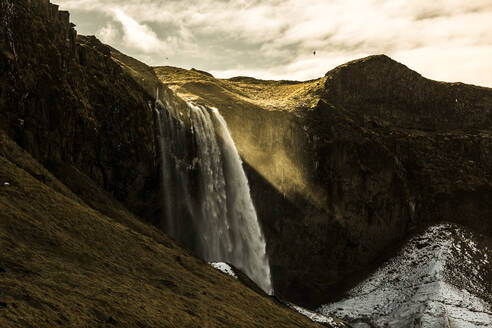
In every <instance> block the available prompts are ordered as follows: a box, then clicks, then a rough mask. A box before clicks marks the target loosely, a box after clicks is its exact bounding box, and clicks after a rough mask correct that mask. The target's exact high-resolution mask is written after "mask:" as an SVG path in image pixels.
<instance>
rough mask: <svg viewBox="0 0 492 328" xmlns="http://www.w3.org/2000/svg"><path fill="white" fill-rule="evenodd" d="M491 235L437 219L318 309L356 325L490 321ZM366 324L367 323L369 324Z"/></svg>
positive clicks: (464, 324) (462, 324)
mask: <svg viewBox="0 0 492 328" xmlns="http://www.w3.org/2000/svg"><path fill="white" fill-rule="evenodd" d="M491 246H492V238H490V236H488V237H487V236H484V235H480V234H477V233H473V232H471V231H468V230H467V229H466V228H463V227H460V226H456V225H450V224H440V225H435V226H431V227H428V228H427V229H426V230H425V231H423V232H421V233H419V234H417V235H416V236H415V237H414V238H412V239H410V240H409V241H408V242H407V243H406V244H405V246H404V247H403V249H402V250H401V251H400V252H399V253H398V254H397V256H396V257H395V258H393V259H391V260H390V261H389V262H387V263H385V264H384V265H383V266H382V267H381V268H379V269H378V270H377V271H376V272H374V273H373V274H372V275H371V276H370V277H369V278H367V279H366V280H364V281H363V282H362V283H361V284H359V285H358V286H356V287H355V288H354V289H352V290H351V291H349V292H348V295H347V296H346V298H344V299H343V300H341V301H339V302H336V303H332V304H329V305H324V306H323V307H321V309H320V311H321V312H323V313H324V314H330V315H337V316H339V317H343V318H346V319H348V320H349V321H350V322H352V324H353V326H354V327H369V326H370V327H387V326H389V327H395V328H398V327H412V326H417V327H422V328H427V327H436V328H437V327H460V328H466V327H470V328H475V327H477V328H478V327H484V328H485V327H490V325H492V299H491V294H490V291H491V290H492V268H491V263H490V257H491V256H492V249H491V248H490V247H491ZM369 324H370V325H369Z"/></svg>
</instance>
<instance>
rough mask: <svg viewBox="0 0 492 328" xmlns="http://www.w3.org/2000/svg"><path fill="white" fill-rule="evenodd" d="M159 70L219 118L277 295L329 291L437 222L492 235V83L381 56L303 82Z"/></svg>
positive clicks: (331, 294) (307, 296) (321, 295)
mask: <svg viewBox="0 0 492 328" xmlns="http://www.w3.org/2000/svg"><path fill="white" fill-rule="evenodd" d="M155 71H156V73H157V75H158V76H159V77H160V78H161V80H162V81H163V83H165V84H166V85H168V86H169V87H170V88H171V89H173V90H175V91H176V92H177V93H178V94H179V95H181V96H182V97H183V98H188V99H193V100H194V101H196V102H201V103H204V104H207V105H210V106H215V107H217V108H218V109H219V110H220V111H221V113H222V115H223V116H224V117H225V118H226V120H227V123H228V125H229V128H230V129H231V133H232V135H233V138H234V140H235V141H236V143H237V146H238V149H239V151H240V153H241V156H242V158H243V160H244V162H245V166H246V167H247V168H248V175H249V176H248V178H249V181H250V184H251V190H252V193H253V198H254V201H255V206H256V208H257V211H258V214H259V217H260V220H261V221H262V224H263V228H264V230H265V233H266V238H267V243H268V250H269V252H270V258H271V259H272V260H271V262H272V272H273V273H272V274H273V280H274V286H275V290H276V292H277V295H279V296H280V297H284V298H286V299H289V300H292V301H295V302H297V303H300V304H305V305H316V304H320V302H322V301H327V300H330V299H333V300H334V299H337V298H338V297H339V295H342V294H343V293H344V291H346V290H347V288H349V287H351V286H352V284H354V283H356V282H357V281H359V280H360V279H361V278H362V277H364V276H365V274H366V273H368V272H370V271H371V270H372V269H374V268H375V267H377V265H378V264H379V263H381V262H382V261H383V260H384V259H385V258H387V257H388V256H389V255H391V254H392V252H393V251H394V250H395V249H397V248H398V247H399V245H400V244H401V243H402V242H403V240H405V238H406V237H407V236H409V235H411V234H412V233H413V231H415V230H416V229H417V228H420V227H422V226H425V225H427V224H430V223H432V222H441V221H450V222H455V223H459V224H463V225H465V226H467V227H468V228H470V229H476V230H480V231H482V232H483V231H485V232H486V234H487V235H489V236H490V235H491V233H492V224H491V221H490V220H489V219H487V218H490V217H491V214H492V213H491V209H490V207H489V206H488V204H490V201H491V196H492V193H491V192H492V184H491V182H492V180H491V173H492V170H491V167H492V166H491V163H492V158H491V157H490V153H491V148H490V147H491V143H490V141H491V132H490V129H491V127H492V125H491V123H492V122H491V115H490V113H491V110H492V98H491V97H492V90H491V89H489V88H483V87H477V86H471V85H465V84H460V83H444V82H437V81H432V80H428V79H426V78H424V77H422V76H421V75H420V74H418V73H416V72H414V71H412V70H410V69H408V68H407V67H406V66H404V65H402V64H400V63H398V62H396V61H394V60H392V59H391V58H389V57H387V56H384V55H378V56H371V57H367V58H363V59H360V60H357V61H353V62H349V63H347V64H345V65H342V66H339V67H337V68H335V69H334V70H332V71H330V72H328V73H327V74H326V76H324V77H323V78H320V79H317V80H312V81H306V82H295V81H262V80H256V79H252V78H245V77H238V78H232V79H215V78H212V77H210V76H204V75H198V74H196V72H193V71H187V70H183V69H178V68H172V67H156V68H155ZM285 245H289V247H288V248H286V247H285Z"/></svg>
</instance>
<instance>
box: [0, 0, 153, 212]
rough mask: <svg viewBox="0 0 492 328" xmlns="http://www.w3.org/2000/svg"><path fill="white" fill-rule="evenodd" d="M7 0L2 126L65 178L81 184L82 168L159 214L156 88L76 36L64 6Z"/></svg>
mask: <svg viewBox="0 0 492 328" xmlns="http://www.w3.org/2000/svg"><path fill="white" fill-rule="evenodd" d="M1 3H2V13H1V16H2V20H1V23H2V26H1V30H0V32H1V33H0V38H1V39H0V47H1V52H0V63H1V72H0V81H1V82H0V94H1V101H0V116H1V120H0V127H1V128H2V129H4V130H5V131H7V132H8V134H9V135H10V136H11V137H12V138H13V139H14V140H15V141H16V142H18V143H19V144H20V145H21V146H22V147H23V148H25V149H26V150H28V151H29V152H30V153H31V154H33V156H34V157H35V158H36V159H38V160H39V161H40V162H41V163H43V164H44V165H46V166H47V167H49V168H50V169H51V170H52V171H53V172H55V173H56V174H57V175H59V177H60V178H61V180H63V181H71V182H72V183H73V184H76V183H77V181H73V180H74V173H73V172H74V170H80V171H81V172H83V173H85V174H87V175H88V176H89V177H90V178H91V179H93V180H94V181H95V182H96V183H97V184H99V185H100V186H103V187H104V188H105V189H106V190H108V191H109V192H110V193H111V194H112V195H113V196H114V197H115V198H117V199H118V200H120V201H123V202H124V203H125V204H127V205H128V206H129V208H131V209H132V210H134V211H135V212H136V213H139V214H142V215H144V216H147V217H150V218H153V217H158V215H159V214H158V212H159V211H158V210H157V208H158V206H157V202H158V201H157V199H158V198H159V197H158V195H157V194H158V190H159V185H158V184H157V183H156V182H155V181H158V178H157V174H158V173H157V172H158V170H157V169H158V163H157V161H156V151H155V141H154V131H153V128H152V127H153V114H152V111H151V110H150V109H149V107H148V101H149V100H151V99H152V98H153V94H150V93H149V92H148V91H146V90H144V89H143V88H142V87H141V86H140V85H139V84H137V83H136V82H135V80H134V79H133V78H132V76H131V75H130V74H128V73H127V72H126V71H125V70H124V69H122V68H121V66H120V65H119V64H118V63H117V62H116V61H115V60H114V58H113V57H112V56H111V49H110V48H109V47H108V46H105V45H103V44H102V43H100V42H99V41H98V40H97V39H96V38H94V37H84V36H77V35H76V32H75V30H74V28H73V25H72V24H70V22H69V15H68V12H64V11H58V6H56V5H54V4H51V3H49V1H41V0H35V1H34V0H33V1H28V0H21V1H11V0H2V2H1ZM149 204H154V205H153V206H149ZM148 208H154V212H153V211H150V212H149V211H148V210H147V209H148Z"/></svg>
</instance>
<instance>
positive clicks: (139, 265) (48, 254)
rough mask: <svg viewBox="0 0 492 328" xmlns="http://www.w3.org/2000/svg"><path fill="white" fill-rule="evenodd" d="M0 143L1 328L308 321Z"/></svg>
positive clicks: (308, 324)
mask: <svg viewBox="0 0 492 328" xmlns="http://www.w3.org/2000/svg"><path fill="white" fill-rule="evenodd" d="M0 141H1V142H0V181H1V183H0V249H1V250H2V251H1V252H0V290H1V293H0V326H1V327H6V328H7V327H48V326H50V327H112V326H115V327H116V326H117V327H316V326H317V325H315V324H313V323H311V322H310V321H309V320H308V319H306V318H304V317H302V316H301V315H298V314H297V313H295V312H293V311H291V310H289V309H286V308H284V307H282V306H279V305H277V304H276V303H275V302H273V301H272V300H270V299H267V298H265V297H263V296H260V295H259V294H257V293H255V292H253V291H252V290H250V289H249V288H247V287H244V286H243V285H242V284H241V283H239V282H238V281H237V280H235V279H233V278H231V277H229V276H227V275H225V274H222V273H220V272H218V271H216V270H215V269H213V268H211V267H210V266H208V265H207V264H206V263H204V262H202V261H200V260H198V259H196V258H194V257H191V256H190V255H189V254H188V253H186V252H185V251H183V250H182V249H180V248H179V247H178V246H176V244H175V243H174V242H173V241H171V240H170V239H169V238H168V237H166V236H165V235H164V234H162V233H161V232H160V231H158V230H156V229H154V228H152V227H150V226H147V225H145V224H143V223H141V222H140V221H139V220H137V219H136V218H135V217H134V216H133V215H132V214H130V213H128V212H127V211H125V210H124V209H123V208H122V207H121V206H120V207H118V206H115V205H114V203H113V205H111V202H114V201H112V200H111V199H109V197H108V199H107V203H106V211H107V212H108V211H110V210H109V209H108V208H112V212H113V214H114V216H113V217H108V216H106V215H104V214H102V213H101V211H98V210H95V209H94V208H91V207H90V206H88V205H87V203H86V202H84V201H83V200H82V199H80V198H78V197H77V196H76V195H75V194H74V193H73V192H71V190H70V189H69V188H67V187H66V186H64V185H63V184H62V183H60V182H59V181H58V180H57V179H56V178H54V177H53V176H52V175H51V174H50V173H49V172H48V171H47V170H46V169H44V168H43V167H42V166H41V165H40V164H38V163H37V162H36V161H35V160H34V159H33V158H32V157H31V156H30V155H29V154H27V153H26V152H24V151H23V150H22V149H20V148H19V147H18V146H17V145H16V144H15V143H13V142H12V141H10V140H9V139H8V137H7V136H6V135H5V134H4V133H3V132H2V133H1V134H0ZM91 188H92V186H91ZM93 194H94V195H95V196H92V197H91V198H93V199H95V198H98V197H99V196H97V195H98V194H99V195H102V194H104V192H103V191H101V190H99V189H97V188H96V189H93ZM108 202H109V203H108Z"/></svg>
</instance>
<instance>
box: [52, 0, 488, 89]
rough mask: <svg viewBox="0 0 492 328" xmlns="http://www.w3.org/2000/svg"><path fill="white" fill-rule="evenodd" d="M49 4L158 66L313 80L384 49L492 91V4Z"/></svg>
mask: <svg viewBox="0 0 492 328" xmlns="http://www.w3.org/2000/svg"><path fill="white" fill-rule="evenodd" d="M52 2H55V3H58V4H60V6H61V8H62V9H67V10H70V12H71V17H72V18H71V19H72V21H73V22H74V23H75V24H77V30H78V32H79V33H81V34H86V35H92V34H95V35H96V36H97V37H99V38H100V39H101V40H102V41H103V42H105V43H108V44H110V45H112V46H114V47H115V48H117V49H119V50H121V51H123V52H124V53H126V54H128V55H130V56H133V57H135V58H138V59H140V60H142V61H144V62H145V63H147V64H149V65H154V66H157V65H172V66H179V67H184V68H192V67H194V68H197V69H202V70H205V71H208V72H211V73H212V74H214V75H215V76H217V77H231V76H236V75H248V76H254V77H258V78H265V79H290V80H306V79H312V78H317V77H320V76H323V75H324V73H326V72H327V71H328V70H330V69H332V68H333V67H335V66H337V65H339V64H342V63H344V62H346V61H348V60H352V59H355V58H359V57H363V56H366V55H370V54H380V53H384V54H387V55H389V56H391V57H392V58H394V59H396V60H398V61H400V62H402V63H404V64H406V65H407V66H409V67H410V68H412V69H414V70H416V71H418V72H419V73H421V74H423V75H424V76H426V77H429V78H433V79H437V80H444V81H463V82H467V83H473V84H478V85H484V86H489V87H492V1H491V0H306V1H300V0H265V1H259V0H230V1H227V0H52ZM313 51H316V55H313Z"/></svg>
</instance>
